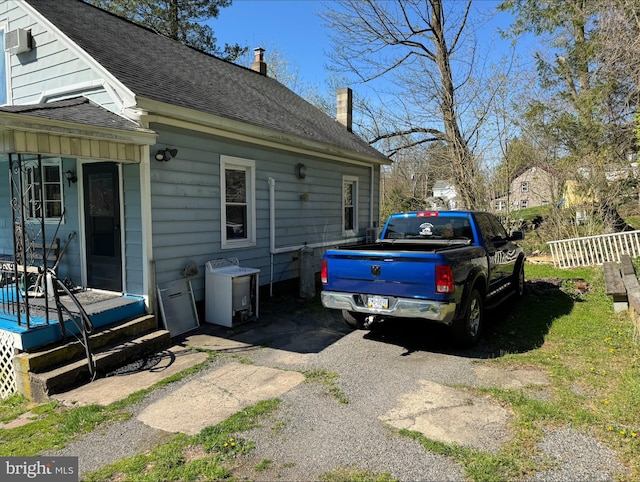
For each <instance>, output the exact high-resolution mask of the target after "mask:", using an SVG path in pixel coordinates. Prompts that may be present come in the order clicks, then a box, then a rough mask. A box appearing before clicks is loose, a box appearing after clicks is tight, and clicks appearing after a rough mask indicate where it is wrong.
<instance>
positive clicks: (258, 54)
mask: <svg viewBox="0 0 640 482" xmlns="http://www.w3.org/2000/svg"><path fill="white" fill-rule="evenodd" d="M253 54H254V59H253V63H252V64H251V70H255V71H256V72H258V73H259V74H260V75H267V63H266V62H265V61H264V49H263V48H262V47H257V48H255V49H253Z"/></svg>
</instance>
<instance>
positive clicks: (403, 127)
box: [323, 0, 486, 207]
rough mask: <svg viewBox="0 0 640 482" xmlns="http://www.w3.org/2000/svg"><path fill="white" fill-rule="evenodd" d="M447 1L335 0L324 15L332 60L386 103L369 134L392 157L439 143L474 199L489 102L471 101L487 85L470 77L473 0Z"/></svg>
mask: <svg viewBox="0 0 640 482" xmlns="http://www.w3.org/2000/svg"><path fill="white" fill-rule="evenodd" d="M449 5H450V6H451V10H447V11H445V9H444V7H443V2H442V0H393V1H386V2H379V1H375V0H339V1H338V2H334V3H332V4H329V7H330V9H329V10H328V11H326V12H325V13H324V14H323V18H324V19H325V20H326V22H327V24H328V26H329V27H330V28H331V29H332V31H333V34H332V38H333V41H334V44H335V48H334V50H333V53H332V54H331V56H332V60H333V61H334V67H335V68H336V69H337V70H339V71H341V72H345V73H349V74H352V75H355V76H356V78H357V79H358V82H361V83H367V84H374V85H375V86H376V92H377V93H378V95H379V99H378V102H379V103H380V104H382V105H384V106H385V110H384V112H382V113H380V112H379V111H378V112H376V114H378V117H376V118H371V124H370V125H371V131H370V136H369V142H370V143H372V144H376V145H377V146H382V148H383V149H384V150H385V151H386V152H387V153H388V154H389V155H390V156H391V157H395V156H396V155H397V154H398V153H399V152H401V151H403V150H406V149H409V148H413V147H415V146H420V145H423V144H426V143H433V142H436V141H437V142H442V143H444V145H445V146H446V148H447V153H448V160H449V162H450V165H451V172H452V179H451V180H452V182H453V183H454V184H455V186H456V189H457V192H458V196H459V198H460V200H461V201H462V203H463V204H464V205H466V206H467V207H476V206H477V204H478V202H479V200H480V199H481V198H482V194H481V188H479V186H481V185H482V182H481V181H480V179H479V178H480V175H481V173H480V169H479V166H478V159H477V157H476V155H475V154H474V148H475V142H476V141H477V137H478V134H479V128H480V126H481V125H482V123H483V122H484V121H485V120H486V109H485V107H486V103H481V104H479V103H476V101H478V100H479V98H480V96H481V95H483V94H486V91H484V87H485V86H481V85H480V84H479V83H478V79H475V78H474V77H473V74H474V71H475V68H476V65H475V63H474V62H475V60H476V51H475V36H474V32H473V31H472V30H471V28H470V26H469V14H470V9H471V1H470V0H469V1H467V2H466V3H465V4H461V3H458V2H452V3H450V4H449ZM381 80H384V82H381ZM483 106H484V107H483ZM380 114H382V116H381V117H380Z"/></svg>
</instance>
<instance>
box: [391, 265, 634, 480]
mask: <svg viewBox="0 0 640 482" xmlns="http://www.w3.org/2000/svg"><path fill="white" fill-rule="evenodd" d="M525 273H526V278H527V280H528V283H527V288H529V291H530V292H529V293H528V294H527V295H526V296H525V297H524V299H522V300H521V301H520V302H519V303H517V304H515V305H513V306H512V307H511V308H510V313H509V314H508V315H507V316H506V317H503V318H504V319H503V320H501V321H500V322H498V323H497V324H495V325H493V326H490V328H489V331H490V332H491V333H490V336H491V340H492V343H493V344H494V349H495V352H496V353H499V354H500V355H501V356H498V357H496V358H495V359H492V360H489V361H487V363H491V364H496V365H500V366H509V367H521V368H529V369H531V368H537V369H539V370H541V371H544V372H545V373H547V375H548V377H549V379H550V386H548V387H546V388H545V389H544V390H545V396H544V398H543V399H540V398H539V397H538V395H539V390H540V388H539V387H538V388H533V387H525V388H523V389H497V388H490V389H489V388H484V389H478V388H472V387H469V388H468V389H469V390H470V391H475V392H478V393H480V394H483V395H486V396H490V397H492V398H493V399H495V400H496V401H497V402H498V403H500V404H501V405H502V406H505V407H508V408H509V409H510V410H511V411H512V412H513V414H514V416H513V419H512V420H513V421H512V427H511V429H512V432H513V434H514V436H513V437H514V438H513V440H512V441H511V442H510V443H508V444H507V445H506V446H504V447H502V449H501V450H500V451H499V452H498V453H496V454H489V453H485V452H482V451H478V450H473V449H469V448H465V447H460V446H457V445H455V444H446V443H441V442H438V441H434V440H429V439H427V438H425V437H424V436H423V435H422V434H420V433H418V432H410V431H401V432H400V433H401V434H402V435H405V436H408V437H411V438H413V439H415V440H417V441H419V442H420V443H421V444H422V445H423V446H424V447H425V449H426V450H429V451H430V452H435V453H439V454H442V455H446V456H449V457H452V458H454V459H456V460H458V461H459V462H460V463H461V464H462V466H463V467H464V470H465V474H466V476H467V478H468V479H469V480H473V481H505V480H514V479H518V478H526V477H527V476H531V475H532V474H533V472H534V471H535V470H543V469H544V468H545V465H544V463H541V462H540V460H544V459H543V458H542V454H540V453H539V452H538V449H537V446H536V444H537V443H538V442H539V441H540V440H541V439H542V436H543V433H544V430H545V429H549V428H554V427H567V426H568V427H574V428H576V429H578V430H582V431H585V432H587V433H589V434H591V435H593V436H594V437H596V438H598V439H599V440H600V441H602V442H604V443H605V444H607V445H608V446H609V447H611V448H612V449H613V450H615V451H616V452H617V453H618V454H620V455H621V458H622V461H623V462H624V463H625V464H626V465H627V467H628V468H629V476H628V480H640V457H638V453H639V452H640V363H639V356H638V355H639V353H640V350H639V346H638V337H637V331H636V329H635V325H634V322H633V320H632V319H631V317H630V315H629V314H628V313H623V314H616V313H614V311H613V303H612V300H611V299H610V298H609V297H608V296H607V295H606V294H605V292H604V281H603V274H602V269H601V268H600V269H590V268H582V269H573V270H560V269H556V268H553V267H551V266H548V265H527V266H526V270H525ZM532 280H535V282H532ZM582 280H584V281H585V282H586V283H587V285H586V286H588V290H587V291H586V292H583V290H580V289H579V288H584V286H585V285H584V283H583V282H582ZM551 282H553V283H551ZM541 287H543V288H544V289H542V290H541V289H540V288H541ZM531 291H533V292H531ZM534 460H535V461H536V463H535V464H534V463H533V462H532V461H534Z"/></svg>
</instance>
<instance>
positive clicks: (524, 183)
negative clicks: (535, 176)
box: [520, 181, 529, 192]
mask: <svg viewBox="0 0 640 482" xmlns="http://www.w3.org/2000/svg"><path fill="white" fill-rule="evenodd" d="M520 192H529V181H522V182H521V183H520Z"/></svg>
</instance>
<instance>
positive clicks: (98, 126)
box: [0, 97, 157, 162]
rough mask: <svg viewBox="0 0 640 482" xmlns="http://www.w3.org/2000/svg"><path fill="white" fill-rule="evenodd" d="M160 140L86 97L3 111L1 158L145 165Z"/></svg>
mask: <svg viewBox="0 0 640 482" xmlns="http://www.w3.org/2000/svg"><path fill="white" fill-rule="evenodd" d="M156 136H157V134H156V133H155V132H154V131H152V130H149V129H145V128H142V127H140V125H139V124H137V123H135V122H133V121H130V120H128V119H125V118H124V117H121V116H119V115H117V114H114V113H113V112H111V111H109V110H107V109H104V108H102V107H100V106H99V105H97V104H95V103H93V102H91V101H90V100H89V99H87V98H85V97H76V98H73V99H66V100H61V101H56V102H48V103H45V104H29V105H12V106H3V107H0V154H12V153H25V154H26V153H32V154H43V155H51V156H69V157H83V158H91V159H100V160H108V161H116V162H140V161H141V159H142V149H141V147H143V146H145V145H153V144H155V142H156Z"/></svg>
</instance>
